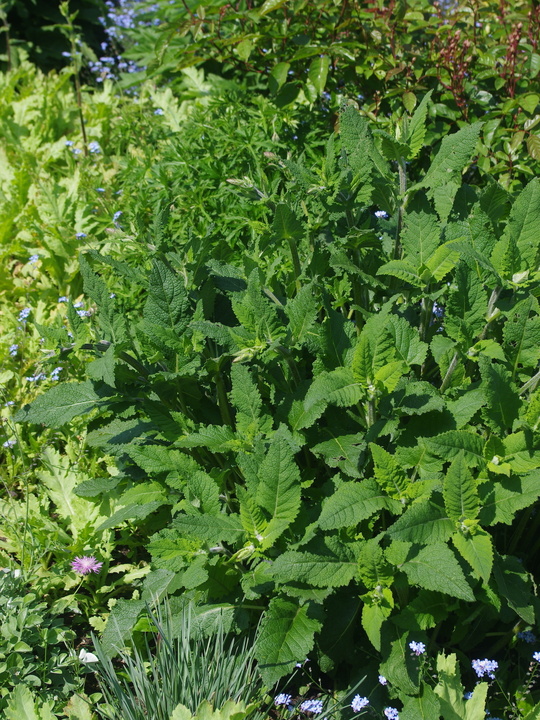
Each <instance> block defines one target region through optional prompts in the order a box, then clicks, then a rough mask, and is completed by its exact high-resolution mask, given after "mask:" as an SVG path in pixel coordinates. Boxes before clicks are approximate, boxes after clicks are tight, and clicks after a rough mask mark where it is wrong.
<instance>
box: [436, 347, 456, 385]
mask: <svg viewBox="0 0 540 720" xmlns="http://www.w3.org/2000/svg"><path fill="white" fill-rule="evenodd" d="M458 361H459V353H458V352H457V351H456V352H455V353H454V357H453V358H452V360H451V361H450V365H449V366H448V370H447V371H446V373H445V376H444V378H443V381H442V383H441V387H440V388H439V392H440V393H443V392H444V391H445V390H446V389H447V388H448V386H449V385H450V380H451V379H452V375H453V374H454V370H455V369H456V368H457V364H458Z"/></svg>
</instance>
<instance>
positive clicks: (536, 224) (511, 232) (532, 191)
mask: <svg viewBox="0 0 540 720" xmlns="http://www.w3.org/2000/svg"><path fill="white" fill-rule="evenodd" d="M506 238H511V239H512V241H513V243H515V245H516V247H517V250H518V252H519V255H520V257H521V261H522V265H521V268H520V269H521V270H526V269H530V270H533V269H536V267H537V265H538V262H537V257H538V251H539V249H540V180H539V179H538V178H533V179H532V180H531V181H530V182H529V184H528V185H527V186H526V187H525V188H524V189H523V190H522V191H521V193H520V194H519V195H518V197H517V198H516V200H515V202H514V204H513V206H512V210H511V212H510V217H509V218H508V224H507V226H506V229H505V232H504V235H503V240H504V239H506Z"/></svg>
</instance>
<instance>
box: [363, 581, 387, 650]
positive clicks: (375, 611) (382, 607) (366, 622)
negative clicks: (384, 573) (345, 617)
mask: <svg viewBox="0 0 540 720" xmlns="http://www.w3.org/2000/svg"><path fill="white" fill-rule="evenodd" d="M363 599H364V605H363V607H362V627H363V628H364V630H365V632H366V635H367V636H368V639H369V641H370V642H371V644H372V645H373V647H374V648H375V650H377V651H379V652H380V650H381V628H382V626H383V623H384V621H385V620H386V619H387V618H388V617H390V615H391V613H392V610H393V607H394V599H393V597H392V591H391V590H390V589H389V588H382V589H381V590H380V591H376V592H375V593H372V596H371V597H366V596H365V595H364V597H363Z"/></svg>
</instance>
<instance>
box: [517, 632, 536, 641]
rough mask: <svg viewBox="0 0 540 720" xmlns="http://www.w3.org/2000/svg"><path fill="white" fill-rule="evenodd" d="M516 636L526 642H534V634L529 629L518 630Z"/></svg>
mask: <svg viewBox="0 0 540 720" xmlns="http://www.w3.org/2000/svg"><path fill="white" fill-rule="evenodd" d="M517 636H518V638H519V639H520V640H525V642H526V643H533V642H536V635H535V634H534V633H533V632H531V631H530V630H524V631H523V632H518V634H517Z"/></svg>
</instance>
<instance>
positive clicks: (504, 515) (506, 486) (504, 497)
mask: <svg viewBox="0 0 540 720" xmlns="http://www.w3.org/2000/svg"><path fill="white" fill-rule="evenodd" d="M478 491H479V494H480V500H481V502H482V508H481V510H480V516H479V517H480V522H481V523H482V525H496V524H497V523H504V524H506V525H510V524H511V523H512V522H513V520H514V516H515V514H516V512H517V511H518V510H522V509H523V508H526V507H529V506H530V505H532V504H533V503H534V502H535V501H536V500H537V499H538V497H539V496H540V471H538V470H533V471H532V472H530V473H528V474H527V475H524V476H523V477H517V476H516V475H512V476H510V477H509V478H506V477H504V476H502V475H499V476H498V478H497V482H496V483H494V482H491V481H490V482H486V483H483V484H482V485H480V486H479V488H478Z"/></svg>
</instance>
